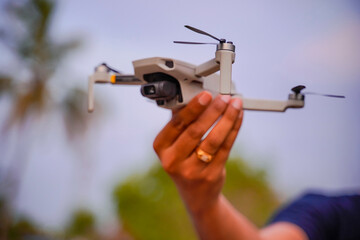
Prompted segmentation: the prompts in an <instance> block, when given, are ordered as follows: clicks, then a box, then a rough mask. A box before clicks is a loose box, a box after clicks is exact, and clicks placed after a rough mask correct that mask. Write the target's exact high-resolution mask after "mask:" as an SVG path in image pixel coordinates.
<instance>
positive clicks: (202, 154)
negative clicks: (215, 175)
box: [196, 147, 213, 163]
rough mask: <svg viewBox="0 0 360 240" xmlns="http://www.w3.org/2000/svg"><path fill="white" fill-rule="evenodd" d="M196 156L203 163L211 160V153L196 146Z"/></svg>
mask: <svg viewBox="0 0 360 240" xmlns="http://www.w3.org/2000/svg"><path fill="white" fill-rule="evenodd" d="M196 156H197V158H198V159H199V160H200V161H203V162H205V163H209V162H211V160H212V158H213V155H211V154H209V153H207V152H204V151H203V150H201V149H200V147H198V148H196Z"/></svg>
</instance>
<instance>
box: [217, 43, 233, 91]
mask: <svg viewBox="0 0 360 240" xmlns="http://www.w3.org/2000/svg"><path fill="white" fill-rule="evenodd" d="M216 59H217V60H218V62H220V86H219V92H220V94H231V85H232V84H231V83H232V80H231V72H232V64H233V62H234V60H235V53H234V52H233V51H228V50H218V51H217V52H216Z"/></svg>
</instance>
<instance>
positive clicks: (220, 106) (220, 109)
mask: <svg viewBox="0 0 360 240" xmlns="http://www.w3.org/2000/svg"><path fill="white" fill-rule="evenodd" d="M213 108H214V110H215V111H216V112H218V113H222V112H223V111H224V110H225V108H226V104H225V103H224V102H222V101H215V102H214V105H213Z"/></svg>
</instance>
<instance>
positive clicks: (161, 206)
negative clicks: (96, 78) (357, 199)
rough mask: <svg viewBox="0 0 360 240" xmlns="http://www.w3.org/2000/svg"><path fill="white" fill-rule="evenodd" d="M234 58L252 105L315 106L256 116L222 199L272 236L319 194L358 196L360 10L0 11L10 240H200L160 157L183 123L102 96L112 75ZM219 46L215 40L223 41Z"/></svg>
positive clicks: (132, 99) (318, 4) (188, 4)
mask: <svg viewBox="0 0 360 240" xmlns="http://www.w3.org/2000/svg"><path fill="white" fill-rule="evenodd" d="M185 24H188V25H191V26H194V27H197V28H200V29H202V30H204V31H207V32H209V33H211V34H213V35H215V36H217V37H219V38H226V39H228V40H231V41H233V42H234V44H235V45H236V61H235V63H234V65H233V81H234V83H235V86H236V88H237V91H238V92H239V93H242V94H243V95H244V96H245V97H251V98H271V99H286V98H287V94H288V93H289V92H290V89H291V88H292V87H294V86H296V85H298V84H303V85H305V86H306V87H307V90H309V91H314V92H320V93H328V94H339V95H345V96H346V98H345V99H334V98H324V97H319V96H307V97H306V101H305V108H303V109H298V110H293V109H290V110H288V111H287V112H286V113H262V112H246V113H245V119H244V123H243V126H242V129H241V131H240V134H239V136H238V139H237V141H236V143H235V146H234V148H233V150H232V154H231V160H230V162H229V164H228V166H227V170H228V178H227V182H226V185H225V189H224V193H225V194H226V196H228V198H229V199H230V200H231V202H233V204H234V205H235V206H236V207H237V208H238V209H240V210H241V211H242V212H244V213H245V215H246V216H248V217H249V218H250V219H251V220H253V221H254V222H255V223H256V224H257V225H258V226H262V225H263V224H264V223H265V222H266V220H267V219H268V217H269V216H270V215H271V213H272V212H273V211H274V210H275V209H276V208H277V207H278V206H280V205H281V204H282V203H284V202H286V201H289V200H291V199H293V198H295V197H296V196H298V195H300V194H302V193H303V192H305V191H321V192H326V193H329V194H335V193H339V192H340V193H344V192H356V191H357V192H358V191H359V189H360V174H359V173H360V161H359V159H360V148H359V145H360V125H359V122H360V113H359V106H358V103H359V102H360V95H359V90H360V45H359V42H360V3H359V1H357V0H342V1H340V0H320V1H311V0H301V1H300V0H297V1H286V0H275V1H271V2H270V1H253V0H242V1H221V2H219V1H212V0H210V1H190V0H183V1H164V0H154V1H138V0H134V1H115V0H102V1H100V0H97V1H85V0H78V1H70V0H62V1H52V0H11V1H10V0H1V1H0V108H1V111H0V234H1V235H0V239H33V238H32V237H39V239H63V238H67V239H195V235H194V232H193V230H192V228H191V225H190V222H189V220H188V219H187V216H186V211H185V209H184V208H183V206H182V204H181V201H180V200H179V198H178V195H177V193H176V190H175V188H174V186H173V184H172V182H171V181H170V179H169V178H168V177H167V176H166V174H165V173H164V172H163V171H162V170H161V168H160V166H159V163H158V160H157V157H156V156H155V154H154V152H153V150H152V141H153V139H154V138H155V136H156V134H157V133H158V132H159V131H160V129H161V128H162V127H163V126H164V125H165V123H166V122H167V121H168V120H169V118H170V112H169V111H168V110H165V109H161V108H158V107H157V106H156V105H155V104H154V103H152V102H149V101H148V100H146V99H144V98H143V97H142V96H141V95H140V90H139V87H136V86H133V87H126V86H117V87H113V86H111V85H97V86H96V87H95V97H96V101H97V104H96V107H95V112H94V113H92V114H89V113H87V109H86V100H87V77H88V76H89V75H91V74H92V73H93V70H94V67H95V66H97V65H98V64H100V63H102V62H106V63H108V64H109V65H110V66H112V67H114V68H116V69H119V70H121V71H122V72H124V73H129V74H132V73H133V67H132V63H131V62H132V61H133V60H137V59H141V58H147V57H155V56H159V57H170V58H175V59H179V60H182V61H186V62H190V63H192V64H200V63H203V62H205V61H207V60H209V59H210V58H213V57H214V51H215V49H214V46H212V45H209V46H207V45H205V46H192V45H176V44H173V43H172V41H173V40H188V41H205V42H208V41H209V40H210V39H208V38H207V37H205V36H202V35H199V34H196V33H194V32H191V31H189V30H187V29H185V28H184V27H183V26H184V25H185ZM210 41H211V40H210Z"/></svg>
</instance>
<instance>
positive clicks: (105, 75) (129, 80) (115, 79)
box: [88, 65, 143, 112]
mask: <svg viewBox="0 0 360 240" xmlns="http://www.w3.org/2000/svg"><path fill="white" fill-rule="evenodd" d="M95 83H111V84H119V85H141V84H143V81H142V80H140V79H138V78H136V77H135V76H134V75H123V74H119V73H116V74H110V73H109V72H108V68H106V66H104V65H100V66H99V67H97V68H96V70H95V73H94V74H93V75H91V76H90V77H89V82H88V111H89V112H92V111H94V84H95Z"/></svg>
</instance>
